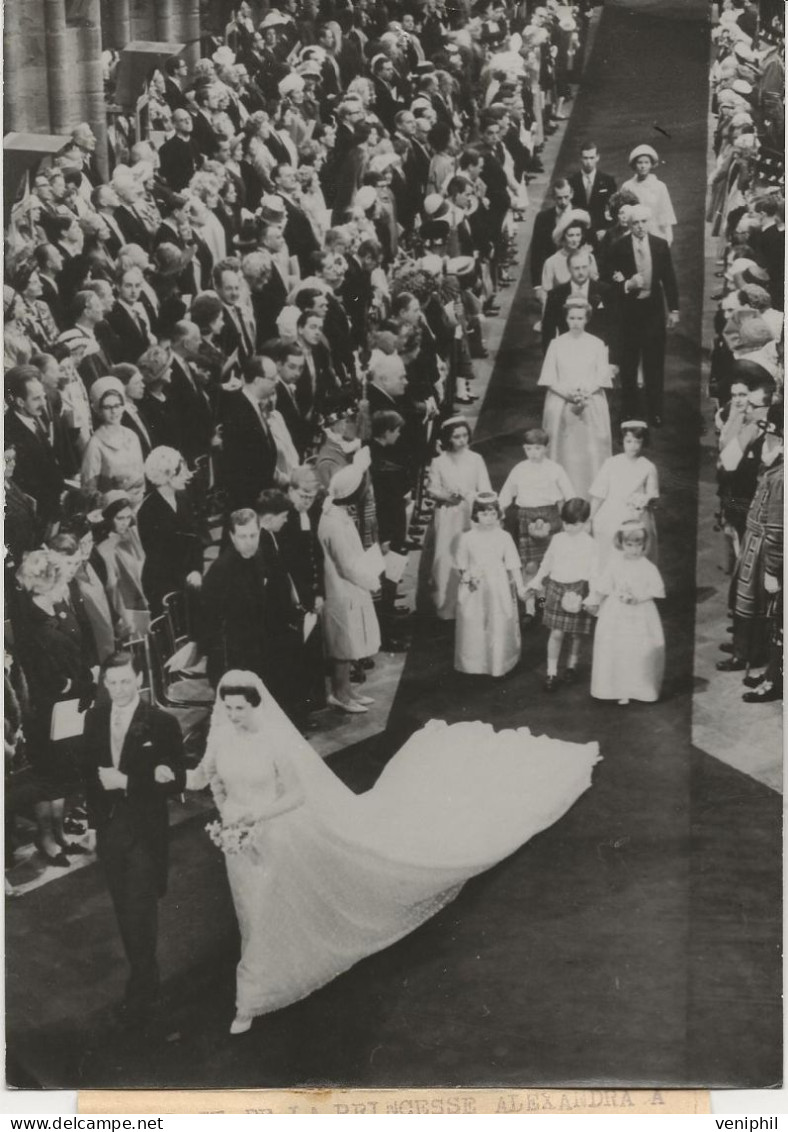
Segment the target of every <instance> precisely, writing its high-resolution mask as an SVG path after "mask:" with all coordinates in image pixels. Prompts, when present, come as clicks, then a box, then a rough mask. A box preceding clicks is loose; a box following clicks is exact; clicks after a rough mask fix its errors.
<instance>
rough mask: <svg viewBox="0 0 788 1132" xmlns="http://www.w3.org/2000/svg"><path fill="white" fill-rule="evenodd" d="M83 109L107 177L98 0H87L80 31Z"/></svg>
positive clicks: (104, 104)
mask: <svg viewBox="0 0 788 1132" xmlns="http://www.w3.org/2000/svg"><path fill="white" fill-rule="evenodd" d="M83 48H84V62H83V68H84V83H85V111H86V117H87V121H88V122H89V123H90V126H91V129H92V130H93V133H94V134H95V135H96V142H97V144H96V165H97V167H98V171H99V173H100V174H101V176H102V178H104V179H105V180H107V179H108V178H109V157H108V151H107V105H106V100H105V98H104V74H103V69H102V65H101V50H102V36H101V0H90V3H89V9H88V13H87V18H86V21H85V26H84V31H83Z"/></svg>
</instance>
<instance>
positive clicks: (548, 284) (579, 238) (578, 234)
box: [542, 208, 599, 302]
mask: <svg viewBox="0 0 788 1132" xmlns="http://www.w3.org/2000/svg"><path fill="white" fill-rule="evenodd" d="M590 228H591V217H590V216H589V214H588V213H587V212H585V211H584V210H583V209H582V208H570V209H567V211H566V212H565V213H564V215H563V216H562V217H561V219H560V221H559V223H558V224H557V225H556V227H555V229H554V231H553V243H554V244H555V246H556V251H555V252H554V254H553V255H551V256H550V257H549V259H546V260H545V264H544V267H543V268H542V295H543V296H544V300H545V302H546V301H547V295H548V292H550V291H552V289H553V287H560V286H561V284H562V283H568V282H569V281H570V279H571V276H570V274H569V254H570V252H575V251H577V250H578V249H579V248H582V247H583V246H584V245H585V246H586V247H587V248H588V259H589V264H590V269H591V275H590V277H591V279H598V278H599V270H598V268H597V265H596V259H595V258H594V253H593V252H592V251H591V247H590V245H589V244H588V233H589V230H590Z"/></svg>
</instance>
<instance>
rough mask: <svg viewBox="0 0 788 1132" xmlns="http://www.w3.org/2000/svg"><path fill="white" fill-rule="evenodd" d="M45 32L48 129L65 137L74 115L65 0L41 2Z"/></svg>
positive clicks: (45, 0)
mask: <svg viewBox="0 0 788 1132" xmlns="http://www.w3.org/2000/svg"><path fill="white" fill-rule="evenodd" d="M44 29H45V40H46V55H47V74H48V76H49V120H50V123H51V129H52V132H53V133H55V134H59V133H68V131H69V130H70V128H71V124H72V123H71V120H72V117H73V115H72V95H71V89H72V83H71V80H70V75H69V52H68V37H67V34H66V7H65V0H44Z"/></svg>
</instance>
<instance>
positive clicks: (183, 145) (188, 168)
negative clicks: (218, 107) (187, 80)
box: [159, 109, 200, 192]
mask: <svg viewBox="0 0 788 1132" xmlns="http://www.w3.org/2000/svg"><path fill="white" fill-rule="evenodd" d="M172 124H173V126H174V128H175V133H174V134H173V136H172V137H171V138H168V140H167V141H166V142H165V143H164V145H163V146H162V147H161V149H160V150H159V161H160V162H161V175H162V177H163V178H164V180H165V181H166V182H167V184H168V185H169V186H170V188H171V189H174V190H175V192H180V191H181V189H185V188H186V186H187V185H188V183H189V181H191V179H192V177H193V176H194V174H195V173H196V171H197V169H198V167H199V164H200V152H199V150H198V149H197V146H196V145H195V143H194V141H193V139H192V134H193V133H194V123H193V122H192V116H191V114H190V113H189V111H188V110H185V109H181V110H176V111H175V113H174V114H173V116H172Z"/></svg>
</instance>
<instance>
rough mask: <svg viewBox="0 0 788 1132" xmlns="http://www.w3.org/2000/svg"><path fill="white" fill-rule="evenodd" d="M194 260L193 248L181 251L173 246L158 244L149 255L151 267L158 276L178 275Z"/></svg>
mask: <svg viewBox="0 0 788 1132" xmlns="http://www.w3.org/2000/svg"><path fill="white" fill-rule="evenodd" d="M193 258H194V248H186V249H182V248H179V247H177V246H176V245H175V244H159V246H158V247H157V248H155V249H154V251H153V253H152V254H151V260H152V261H153V267H154V269H155V271H156V272H157V273H158V274H159V275H164V276H171V275H180V274H181V272H182V271H184V270H185V269H186V267H188V265H189V264H190V263H191V261H192V259H193Z"/></svg>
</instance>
